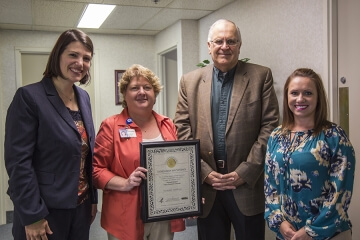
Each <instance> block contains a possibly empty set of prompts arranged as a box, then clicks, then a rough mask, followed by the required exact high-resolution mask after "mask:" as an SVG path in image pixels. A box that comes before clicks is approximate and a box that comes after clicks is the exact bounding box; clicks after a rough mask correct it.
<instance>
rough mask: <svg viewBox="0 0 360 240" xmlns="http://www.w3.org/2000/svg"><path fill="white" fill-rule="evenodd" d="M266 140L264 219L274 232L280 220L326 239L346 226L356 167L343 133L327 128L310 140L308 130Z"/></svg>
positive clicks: (273, 135)
mask: <svg viewBox="0 0 360 240" xmlns="http://www.w3.org/2000/svg"><path fill="white" fill-rule="evenodd" d="M281 130H282V129H281V126H279V127H277V128H276V129H275V130H274V131H273V132H272V133H271V136H270V138H269V141H268V146H267V152H266V159H265V185H264V191H265V219H266V221H267V223H268V226H269V228H270V229H271V230H272V231H274V232H276V233H277V237H278V238H279V239H284V238H283V237H282V235H281V233H280V231H279V228H280V224H281V223H282V222H283V221H288V222H290V223H291V224H292V225H293V226H294V227H295V228H296V229H297V230H299V229H300V228H302V227H304V226H305V231H306V233H307V234H308V235H309V236H311V237H312V238H313V239H330V238H331V237H332V236H334V235H335V234H336V233H338V232H343V231H346V230H348V229H350V228H351V223H350V220H349V216H348V214H347V210H348V208H349V204H350V200H351V195H352V190H353V182H354V169H355V153H354V149H353V147H352V145H351V143H350V141H349V139H348V138H347V136H346V133H345V132H344V130H343V129H342V128H341V127H340V126H337V125H336V124H332V125H331V127H329V128H328V129H326V130H323V131H322V132H321V133H320V134H318V135H317V136H315V135H314V134H313V131H312V130H309V131H307V132H296V133H295V136H294V137H293V139H292V140H290V132H289V133H288V134H285V135H284V134H281Z"/></svg>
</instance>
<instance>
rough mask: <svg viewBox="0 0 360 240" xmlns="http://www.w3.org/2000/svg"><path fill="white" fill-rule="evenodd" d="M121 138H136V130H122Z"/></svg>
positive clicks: (120, 131)
mask: <svg viewBox="0 0 360 240" xmlns="http://www.w3.org/2000/svg"><path fill="white" fill-rule="evenodd" d="M119 133H120V138H133V137H136V132H135V129H131V128H122V129H119Z"/></svg>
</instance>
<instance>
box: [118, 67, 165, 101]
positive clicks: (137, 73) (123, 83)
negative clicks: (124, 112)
mask: <svg viewBox="0 0 360 240" xmlns="http://www.w3.org/2000/svg"><path fill="white" fill-rule="evenodd" d="M134 77H135V78H138V77H144V78H146V79H147V80H148V81H149V83H150V84H151V86H152V87H153V89H154V93H155V97H157V95H158V94H159V93H160V91H161V89H162V86H161V84H160V79H159V78H158V77H157V76H156V75H155V73H153V72H152V71H151V70H150V69H148V68H146V67H144V66H142V65H140V64H133V65H132V66H131V67H129V68H128V69H127V70H126V71H125V72H124V74H123V75H122V78H121V80H120V83H119V90H120V93H121V97H122V100H123V101H122V106H123V107H124V108H125V107H127V103H126V101H125V99H124V94H125V92H126V89H127V87H128V86H129V84H130V82H131V80H132V79H133V78H134Z"/></svg>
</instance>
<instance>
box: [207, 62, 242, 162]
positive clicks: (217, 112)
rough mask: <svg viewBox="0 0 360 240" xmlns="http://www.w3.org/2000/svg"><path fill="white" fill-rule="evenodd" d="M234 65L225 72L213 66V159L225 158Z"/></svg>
mask: <svg viewBox="0 0 360 240" xmlns="http://www.w3.org/2000/svg"><path fill="white" fill-rule="evenodd" d="M235 69H236V66H235V67H234V68H233V69H231V70H230V71H229V72H227V73H223V72H221V71H220V70H219V69H217V68H216V67H214V71H213V78H212V89H211V119H212V129H213V136H214V157H215V159H216V160H217V159H223V160H226V148H225V130H226V123H227V119H228V114H229V107H230V100H231V91H232V87H233V83H234V75H235Z"/></svg>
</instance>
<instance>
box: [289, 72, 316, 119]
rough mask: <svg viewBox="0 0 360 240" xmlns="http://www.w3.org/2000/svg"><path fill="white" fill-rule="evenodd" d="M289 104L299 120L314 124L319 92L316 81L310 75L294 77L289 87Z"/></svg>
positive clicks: (295, 117)
mask: <svg viewBox="0 0 360 240" xmlns="http://www.w3.org/2000/svg"><path fill="white" fill-rule="evenodd" d="M287 97H288V106H289V109H290V110H291V112H292V113H293V114H294V120H295V123H296V122H297V121H304V120H305V121H308V123H311V124H314V122H315V111H316V106H317V99H318V93H317V90H316V86H315V83H314V82H313V81H312V80H311V79H310V78H308V77H300V76H297V77H294V78H293V79H292V80H291V81H290V83H289V88H288V93H287Z"/></svg>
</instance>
